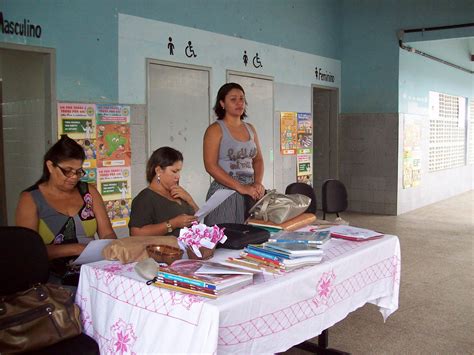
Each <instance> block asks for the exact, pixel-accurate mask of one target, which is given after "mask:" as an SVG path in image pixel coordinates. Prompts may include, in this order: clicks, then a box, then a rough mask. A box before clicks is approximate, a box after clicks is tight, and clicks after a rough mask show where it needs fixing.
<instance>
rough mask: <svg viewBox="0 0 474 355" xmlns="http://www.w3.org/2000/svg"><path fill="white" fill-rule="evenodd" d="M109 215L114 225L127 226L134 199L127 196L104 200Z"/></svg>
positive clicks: (115, 226)
mask: <svg viewBox="0 0 474 355" xmlns="http://www.w3.org/2000/svg"><path fill="white" fill-rule="evenodd" d="M104 204H105V210H106V212H107V216H108V217H109V219H110V222H111V223H112V227H114V228H117V227H126V226H127V225H128V221H129V217H130V208H131V206H132V200H131V199H129V198H126V199H124V200H122V199H119V200H109V201H104Z"/></svg>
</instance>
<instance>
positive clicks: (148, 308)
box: [76, 235, 400, 354]
mask: <svg viewBox="0 0 474 355" xmlns="http://www.w3.org/2000/svg"><path fill="white" fill-rule="evenodd" d="M324 249H325V255H324V258H323V262H322V263H321V264H318V265H314V266H310V267H305V268H303V269H298V270H295V271H293V272H290V273H287V274H284V275H273V274H261V275H260V276H259V277H257V278H256V279H255V280H254V283H253V284H252V285H249V286H247V287H245V288H243V289H241V290H239V291H237V292H234V293H232V294H228V295H224V296H220V297H219V298H218V299H215V300H211V299H207V298H202V297H199V296H195V295H189V294H184V293H180V292H173V291H169V290H166V289H162V288H159V287H156V286H147V285H146V284H145V281H144V280H143V279H141V278H140V276H138V275H137V274H136V273H135V272H134V270H133V267H134V265H135V264H134V263H133V264H126V265H121V264H120V263H119V262H118V261H100V262H97V263H93V264H87V265H83V266H82V270H81V277H80V281H79V287H78V291H77V295H76V303H77V304H78V305H79V306H80V308H81V311H82V320H83V325H84V332H85V333H86V334H88V335H90V336H92V337H93V338H95V339H96V341H97V342H98V344H99V347H100V349H101V354H144V353H146V354H152V353H186V354H191V353H207V354H216V353H217V354H226V353H239V354H262V353H275V352H282V351H285V350H287V349H288V348H290V347H292V346H293V345H296V344H299V343H301V342H303V341H305V340H307V339H311V338H313V337H315V336H317V335H319V334H320V333H321V332H322V331H323V330H325V329H327V328H329V327H331V326H332V325H334V324H335V323H337V322H339V321H341V320H342V319H344V318H345V317H346V316H347V315H348V314H349V313H350V312H352V311H354V310H356V309H357V308H359V307H362V306H363V305H364V304H366V303H372V304H375V305H377V306H378V307H379V310H380V312H381V314H382V316H383V318H384V320H385V319H387V317H388V316H389V315H390V314H392V313H393V312H394V311H395V310H397V308H398V295H399V286H400V244H399V240H398V238H397V237H396V236H391V235H386V236H384V237H383V238H381V239H376V240H371V241H365V242H353V241H347V240H342V239H331V240H330V241H329V242H328V243H326V244H325V245H324ZM236 254H238V251H232V250H224V249H218V250H217V251H216V254H215V256H214V258H213V260H216V261H219V260H224V259H226V258H227V257H228V256H230V255H234V256H235V255H236ZM348 350H350V349H348Z"/></svg>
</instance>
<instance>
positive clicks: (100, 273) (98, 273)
mask: <svg viewBox="0 0 474 355" xmlns="http://www.w3.org/2000/svg"><path fill="white" fill-rule="evenodd" d="M131 269H133V265H130V264H127V265H122V264H120V263H119V262H117V263H113V264H107V265H105V266H104V267H96V268H94V269H93V271H94V274H95V277H96V279H97V280H101V279H102V278H104V283H105V284H106V285H109V284H110V283H111V282H112V280H113V279H114V278H115V276H117V275H120V274H122V273H123V272H129V271H130V270H131Z"/></svg>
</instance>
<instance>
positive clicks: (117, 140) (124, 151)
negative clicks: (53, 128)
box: [58, 103, 131, 227]
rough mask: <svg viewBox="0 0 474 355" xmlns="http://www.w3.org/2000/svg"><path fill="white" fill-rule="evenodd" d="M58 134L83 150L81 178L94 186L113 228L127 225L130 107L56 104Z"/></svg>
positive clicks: (129, 204)
mask: <svg viewBox="0 0 474 355" xmlns="http://www.w3.org/2000/svg"><path fill="white" fill-rule="evenodd" d="M58 127H59V130H58V133H59V135H61V134H67V135H68V136H69V137H70V138H73V139H74V140H76V142H77V143H79V144H80V145H81V147H82V148H83V149H84V154H85V156H86V159H85V161H84V164H83V166H82V167H83V169H84V170H85V172H86V174H85V175H84V177H82V179H81V180H82V181H85V182H87V183H90V184H95V185H97V189H98V191H99V193H100V194H101V195H102V198H103V200H104V203H105V208H106V211H107V215H108V216H109V218H110V220H111V222H112V227H126V226H127V224H128V220H129V216H130V206H131V178H130V165H131V143H130V106H128V105H113V104H91V103H59V104H58Z"/></svg>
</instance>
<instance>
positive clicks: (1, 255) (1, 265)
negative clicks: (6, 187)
mask: <svg viewBox="0 0 474 355" xmlns="http://www.w3.org/2000/svg"><path fill="white" fill-rule="evenodd" d="M48 278H49V260H48V253H47V251H46V246H45V245H44V243H43V240H42V239H41V237H40V235H39V234H38V233H37V232H35V231H33V230H31V229H28V228H24V227H0V295H9V294H12V293H16V292H20V291H24V290H27V289H29V288H31V287H32V286H34V285H35V284H37V283H46V282H47V281H48ZM23 354H28V353H23ZM30 354H52V355H53V354H58V355H59V354H77V355H96V354H97V355H99V354H100V352H99V346H98V345H97V343H96V342H95V340H94V339H92V338H91V337H89V336H88V335H86V334H84V333H82V334H80V335H78V336H75V337H73V338H69V339H65V340H63V341H61V342H59V343H56V344H53V345H50V346H48V347H46V348H43V349H39V350H36V351H34V352H31V353H30Z"/></svg>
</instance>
